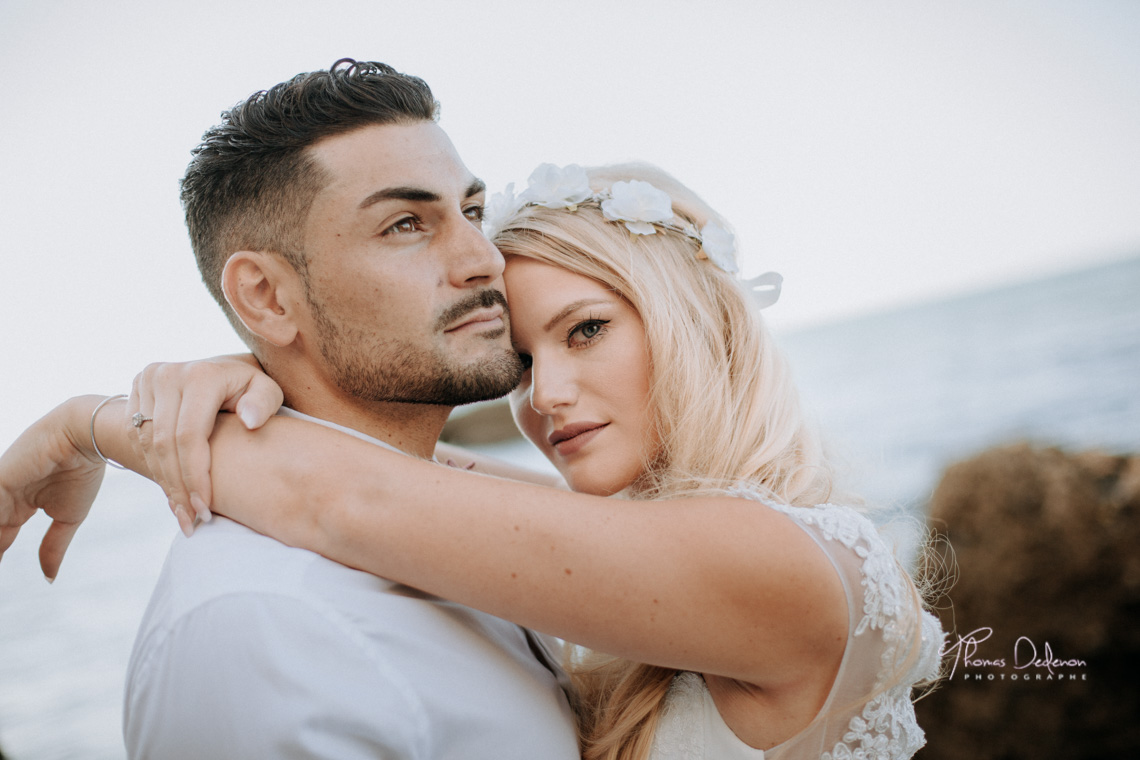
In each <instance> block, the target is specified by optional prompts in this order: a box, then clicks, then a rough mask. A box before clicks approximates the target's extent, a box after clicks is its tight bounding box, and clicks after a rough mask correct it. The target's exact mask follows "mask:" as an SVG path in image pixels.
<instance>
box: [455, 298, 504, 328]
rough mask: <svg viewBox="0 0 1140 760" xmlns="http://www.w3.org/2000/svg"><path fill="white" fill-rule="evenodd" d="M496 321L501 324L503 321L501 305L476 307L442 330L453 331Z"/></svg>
mask: <svg viewBox="0 0 1140 760" xmlns="http://www.w3.org/2000/svg"><path fill="white" fill-rule="evenodd" d="M496 321H497V322H499V323H500V324H502V321H503V307H502V306H499V305H498V304H496V305H494V306H491V307H489V308H485V309H476V310H475V311H471V312H468V313H467V314H464V315H463V316H462V317H460V319H459V321H458V322H457V323H456V324H455V325H453V326H451V327H448V328H447V329H446V330H444V332H455V331H456V330H459V329H461V328H464V327H467V326H469V325H478V324H482V323H485V322H496Z"/></svg>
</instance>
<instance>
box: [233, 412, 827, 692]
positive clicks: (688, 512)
mask: <svg viewBox="0 0 1140 760" xmlns="http://www.w3.org/2000/svg"><path fill="white" fill-rule="evenodd" d="M211 448H212V462H213V467H212V472H213V480H214V489H215V491H214V493H215V500H214V502H215V508H216V510H217V511H218V512H220V513H221V514H225V515H228V516H231V517H234V518H235V519H237V520H239V521H240V522H243V523H245V524H247V525H249V526H250V527H252V528H253V529H255V530H258V531H260V532H263V533H266V534H268V535H271V536H273V537H275V538H277V539H279V540H281V541H283V542H284V543H287V544H290V545H294V546H301V547H304V548H308V549H311V550H313V551H317V552H319V553H321V554H323V555H325V556H327V557H329V558H331V559H334V560H336V561H338V562H342V563H344V564H347V565H350V566H353V567H357V568H360V569H362V570H366V571H368V572H371V573H374V574H376V575H380V576H383V577H386V578H389V579H392V580H395V581H398V582H401V583H404V584H407V585H410V586H414V587H417V588H420V589H422V590H424V591H426V592H428V593H432V594H435V595H438V596H441V597H444V598H447V599H451V600H453V601H456V602H459V603H462V604H466V605H468V606H471V607H474V608H476V609H481V610H484V611H486V612H489V613H491V614H494V615H497V616H499V617H503V618H506V619H509V620H512V621H515V622H517V623H520V624H522V625H526V626H529V627H533V628H536V629H538V630H543V631H546V632H549V633H553V634H555V635H558V636H561V637H563V638H566V639H569V640H572V641H576V642H578V643H582V644H585V645H587V646H591V647H594V648H596V649H601V650H603V651H609V652H612V653H614V654H618V655H623V656H627V657H631V658H633V659H638V660H641V661H645V662H653V663H656V664H661V665H668V666H673V667H678V668H683V669H689V670H699V671H701V672H708V673H718V674H722V675H726V676H729V677H735V678H741V679H743V680H751V681H758V680H760V677H761V675H762V674H764V675H766V677H768V678H778V677H779V675H778V674H777V673H778V672H781V673H785V674H786V675H787V676H788V677H789V678H790V677H792V675H793V672H792V671H794V670H795V668H796V667H798V666H799V665H801V664H802V663H803V662H804V659H803V658H804V656H805V651H807V650H811V648H812V647H813V646H815V645H816V644H817V643H818V642H816V641H814V640H813V639H814V637H813V635H812V632H811V630H810V629H811V626H805V627H802V628H800V629H799V630H798V632H797V636H795V637H791V636H789V635H788V634H787V628H788V626H787V621H788V620H789V619H790V618H795V619H800V620H804V619H808V620H812V619H818V618H819V611H820V609H825V608H827V607H828V605H830V607H832V608H834V609H837V610H840V611H841V612H840V613H839V614H838V615H837V617H836V620H835V621H824V622H830V623H834V624H835V625H832V626H828V625H822V627H821V629H820V630H821V635H822V632H823V631H824V630H826V632H827V633H828V635H830V634H833V633H834V631H833V630H831V629H832V628H834V627H835V626H836V625H837V626H838V629H839V630H840V631H845V630H846V618H845V616H844V615H843V614H842V611H843V610H844V609H845V605H844V601H843V592H842V589H841V587H839V585H838V580H837V579H836V577H835V575H834V571H833V569H832V568H831V567H830V564H829V563H828V561H827V560H826V558H824V557H822V555H821V554H820V553H819V551H818V549H817V547H816V546H815V545H814V544H813V542H812V541H811V539H810V538H809V537H808V536H807V535H806V534H804V533H803V532H802V531H801V530H800V529H799V528H798V527H796V526H794V525H792V524H791V523H790V521H788V520H786V519H785V518H783V517H782V516H780V515H778V514H777V513H775V512H774V511H772V510H767V509H762V508H758V507H757V506H756V505H755V504H754V503H748V502H743V501H742V500H739V499H729V498H714V499H690V500H683V501H657V502H638V501H616V500H611V499H604V498H600V497H593V496H587V495H583V494H575V493H572V492H567V491H559V490H555V489H551V488H544V487H541V486H534V485H529V484H524V483H518V482H511V481H506V480H500V479H498V478H493V477H489V476H482V475H478V474H472V473H468V472H463V471H461V470H458V469H456V468H450V467H446V466H442V465H439V464H435V463H432V462H428V461H424V460H419V459H415V458H412V457H408V456H404V455H401V454H398V453H394V452H391V451H387V450H384V449H382V448H380V447H377V446H374V445H372V444H368V443H365V442H362V441H359V440H357V439H355V438H352V437H350V436H347V435H344V434H342V433H339V432H337V431H334V430H330V429H328V428H324V427H322V426H319V425H314V424H312V423H308V422H304V421H301V420H295V419H288V418H282V417H275V418H273V419H272V420H270V423H269V424H268V425H267V426H266V428H265V430H264V431H258V432H255V433H250V432H249V431H246V430H245V429H244V428H243V427H242V426H241V425H240V423H238V422H237V421H236V420H234V419H232V415H222V416H221V417H220V418H219V422H218V425H217V427H216V428H215V432H214V436H213V438H212V439H211ZM825 602H826V603H825ZM781 669H782V670H781Z"/></svg>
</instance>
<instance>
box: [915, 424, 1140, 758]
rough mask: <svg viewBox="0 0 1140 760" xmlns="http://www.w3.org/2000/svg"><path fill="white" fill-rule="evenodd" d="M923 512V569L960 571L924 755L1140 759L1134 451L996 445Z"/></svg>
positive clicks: (1139, 476) (923, 717) (1138, 502)
mask: <svg viewBox="0 0 1140 760" xmlns="http://www.w3.org/2000/svg"><path fill="white" fill-rule="evenodd" d="M930 523H931V528H932V529H933V530H934V531H935V532H936V533H938V534H939V535H940V538H939V540H937V541H936V542H935V544H934V545H933V547H932V549H931V551H930V553H929V555H928V556H927V558H926V559H927V569H928V571H930V570H931V568H937V567H938V566H939V565H940V563H945V564H949V565H954V564H955V562H954V559H955V558H956V572H957V580H956V582H955V583H954V584H953V586H952V587H951V588H950V590H949V593H948V600H949V602H947V600H946V599H944V600H942V602H941V603H940V604H939V605H938V606H939V607H941V609H939V611H938V612H939V616H940V618H941V620H942V625H943V627H944V628H945V629H946V630H947V631H949V632H950V638H949V640H948V644H949V645H951V648H950V651H949V654H948V657H947V660H946V673H947V675H948V676H949V677H948V678H947V679H946V680H944V681H943V682H942V683H941V684H940V686H939V687H938V688H937V690H936V691H934V692H933V693H931V694H930V695H928V696H927V697H926V698H925V699H923V700H921V701H920V702H919V703H918V705H917V711H918V717H919V723H920V725H922V726H923V728H924V730H925V731H926V733H927V747H926V748H925V749H923V750H922V751H921V752H920V753H919V755H918V757H919V758H922V760H940V759H941V758H947V759H949V758H954V759H955V760H960V758H964V757H969V758H977V759H978V760H985V759H986V758H995V759H996V758H1013V757H1034V758H1065V760H1075V759H1080V758H1090V759H1091V758H1108V757H1140V721H1138V720H1137V716H1140V688H1137V681H1136V679H1137V673H1140V456H1131V457H1125V456H1114V455H1111V454H1105V453H1103V452H1085V453H1081V454H1068V453H1065V452H1062V451H1060V450H1058V449H1053V448H1033V447H1030V446H1028V445H1025V444H1019V445H1013V446H1007V447H1002V448H998V449H993V450H990V451H987V452H984V453H982V454H980V455H978V456H977V457H974V458H973V459H970V460H968V461H965V462H961V463H959V464H956V465H954V466H952V467H950V468H949V469H948V470H947V471H946V473H945V475H944V477H943V479H942V482H941V483H940V484H939V486H938V488H937V489H936V490H935V493H934V496H933V498H932V501H931V508H930ZM933 575H935V576H937V575H938V571H937V570H934V571H933ZM986 629H991V630H992V633H990V634H989V635H988V637H986V635H987V634H986ZM971 633H974V636H973V637H971V636H970V635H969V634H971ZM983 637H986V638H983ZM971 639H972V640H973V641H974V642H976V643H975V645H974V646H973V648H972V649H971ZM955 644H958V646H957V647H956V648H955V647H954V646H953V645H955ZM1046 646H1048V650H1046ZM1034 653H1035V655H1036V656H1034ZM1047 653H1048V656H1047ZM1046 661H1048V662H1049V664H1048V665H1044V664H1042V663H1043V662H1046ZM1058 661H1059V663H1060V664H1059V663H1058ZM1026 663H1028V665H1027V664H1026ZM1079 663H1083V664H1079ZM951 669H953V671H954V672H953V675H949V674H950V671H951Z"/></svg>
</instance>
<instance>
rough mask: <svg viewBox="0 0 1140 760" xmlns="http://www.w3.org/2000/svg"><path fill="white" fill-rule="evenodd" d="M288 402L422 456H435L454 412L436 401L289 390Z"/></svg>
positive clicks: (394, 446) (286, 403)
mask: <svg viewBox="0 0 1140 760" xmlns="http://www.w3.org/2000/svg"><path fill="white" fill-rule="evenodd" d="M285 405H286V406H288V407H289V408H290V409H294V410H295V411H298V412H301V413H302V414H307V415H309V416H311V417H317V418H318V419H322V420H326V421H328V422H333V423H336V424H337V425H342V426H344V427H346V428H351V429H353V430H356V431H358V432H361V433H364V434H365V435H368V436H371V437H373V438H376V439H377V440H381V441H384V442H385V443H387V444H389V445H390V446H392V447H393V448H396V449H399V450H400V451H403V452H404V453H406V454H411V455H412V456H416V457H420V458H422V459H431V458H432V455H433V454H434V453H435V444H436V441H437V440H438V439H439V434H440V432H442V430H443V425H444V423H446V422H447V416H448V414H450V412H451V407H447V406H438V405H434V404H401V403H391V402H364V401H359V400H355V399H341V398H324V397H321V396H320V395H317V394H305V393H289V392H288V391H287V392H286V394H285Z"/></svg>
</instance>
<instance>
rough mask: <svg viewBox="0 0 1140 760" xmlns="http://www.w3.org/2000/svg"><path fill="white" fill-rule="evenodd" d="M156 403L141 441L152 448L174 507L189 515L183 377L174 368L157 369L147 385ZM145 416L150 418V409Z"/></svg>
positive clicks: (163, 485)
mask: <svg viewBox="0 0 1140 760" xmlns="http://www.w3.org/2000/svg"><path fill="white" fill-rule="evenodd" d="M147 386H148V387H147V391H148V392H149V393H150V395H151V397H152V398H153V400H154V406H153V408H152V410H151V411H150V412H149V415H150V416H151V417H153V418H154V419H153V420H152V421H151V422H146V423H143V425H142V426H141V427H140V428H139V441H140V442H141V443H142V444H143V446H144V447H145V446H149V447H150V448H151V450H152V452H153V455H154V458H155V460H156V462H157V463H158V468H159V470H160V472H161V476H162V488H163V490H164V491H165V492H166V495H167V497H168V498H169V499H170V501H171V502H172V503H173V504H174V506H177V507H182V508H183V509H185V510H187V511H189V509H190V492H189V490H187V488H186V483H185V481H184V480H183V478H182V465H181V463H180V461H179V460H180V453H179V450H178V447H179V443H180V440H179V434H178V426H179V424H180V423H181V420H180V419H179V417H180V413H181V410H182V392H183V382H182V373H181V372H179V371H177V367H174V366H172V365H162V366H160V367H159V368H157V369H156V370H155V371H154V372H153V373H152V375H151V376H150V380H149V381H148V383H147ZM143 413H144V414H147V412H146V409H145V408H144V409H143Z"/></svg>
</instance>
